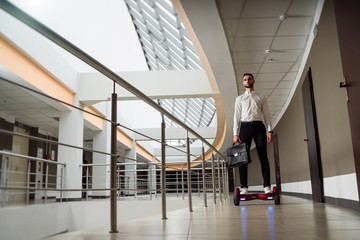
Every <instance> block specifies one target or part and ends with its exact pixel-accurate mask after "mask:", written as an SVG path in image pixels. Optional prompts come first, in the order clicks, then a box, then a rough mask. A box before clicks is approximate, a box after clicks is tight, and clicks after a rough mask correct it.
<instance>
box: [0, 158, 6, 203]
mask: <svg viewBox="0 0 360 240" xmlns="http://www.w3.org/2000/svg"><path fill="white" fill-rule="evenodd" d="M4 161H5V162H4V165H3V166H4V168H3V169H2V187H3V190H2V202H1V206H2V207H5V204H6V191H7V189H5V188H6V171H7V165H8V158H7V157H6V156H5V158H4Z"/></svg>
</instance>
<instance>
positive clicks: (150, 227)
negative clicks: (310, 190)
mask: <svg viewBox="0 0 360 240" xmlns="http://www.w3.org/2000/svg"><path fill="white" fill-rule="evenodd" d="M184 201H187V199H185V200H184ZM281 201H282V202H281V204H280V205H274V204H273V202H272V201H262V200H254V201H248V202H241V203H240V206H234V204H233V202H232V198H231V197H230V198H229V199H227V200H226V201H223V202H221V203H217V204H216V206H215V205H214V204H213V202H209V203H208V207H207V208H205V207H204V205H203V202H202V201H200V200H196V201H194V206H193V212H192V213H189V209H188V208H183V209H180V210H175V211H172V212H168V214H167V217H168V219H167V220H161V219H159V217H158V216H156V217H155V216H154V217H150V218H143V219H137V220H132V221H127V222H123V223H120V224H119V225H118V231H119V233H108V230H109V229H108V228H100V229H93V230H87V231H79V232H71V233H63V234H59V235H56V236H52V237H49V238H46V239H47V240H62V239H66V240H73V239H74V240H75V239H87V240H93V239H97V240H101V239H104V240H107V239H109V240H114V239H126V240H127V239H154V240H155V239H156V240H158V239H171V240H178V239H179V240H185V239H252V240H253V239H342V240H345V239H359V235H360V227H359V226H360V213H359V212H357V211H352V210H348V209H344V208H340V207H337V206H334V205H330V204H326V203H314V202H313V201H312V200H307V199H303V198H298V197H291V196H282V197H281ZM133 203H134V209H136V204H146V202H133Z"/></svg>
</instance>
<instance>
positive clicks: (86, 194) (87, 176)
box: [85, 166, 89, 201]
mask: <svg viewBox="0 0 360 240" xmlns="http://www.w3.org/2000/svg"><path fill="white" fill-rule="evenodd" d="M85 183H86V191H85V196H86V201H88V200H89V166H87V167H86V182H85Z"/></svg>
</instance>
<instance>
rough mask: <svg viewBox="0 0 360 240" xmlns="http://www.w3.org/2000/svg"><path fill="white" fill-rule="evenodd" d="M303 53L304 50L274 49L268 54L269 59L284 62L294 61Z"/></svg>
mask: <svg viewBox="0 0 360 240" xmlns="http://www.w3.org/2000/svg"><path fill="white" fill-rule="evenodd" d="M301 53H302V50H284V51H273V52H272V53H270V54H269V55H268V57H267V59H274V60H275V61H282V62H294V61H296V60H297V59H298V57H299V55H300V54H301Z"/></svg>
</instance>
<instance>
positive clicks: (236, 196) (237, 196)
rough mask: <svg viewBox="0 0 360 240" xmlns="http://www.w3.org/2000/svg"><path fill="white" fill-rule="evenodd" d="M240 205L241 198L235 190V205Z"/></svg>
mask: <svg viewBox="0 0 360 240" xmlns="http://www.w3.org/2000/svg"><path fill="white" fill-rule="evenodd" d="M239 203H240V198H239V195H238V194H237V189H235V191H234V205H235V206H239Z"/></svg>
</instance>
